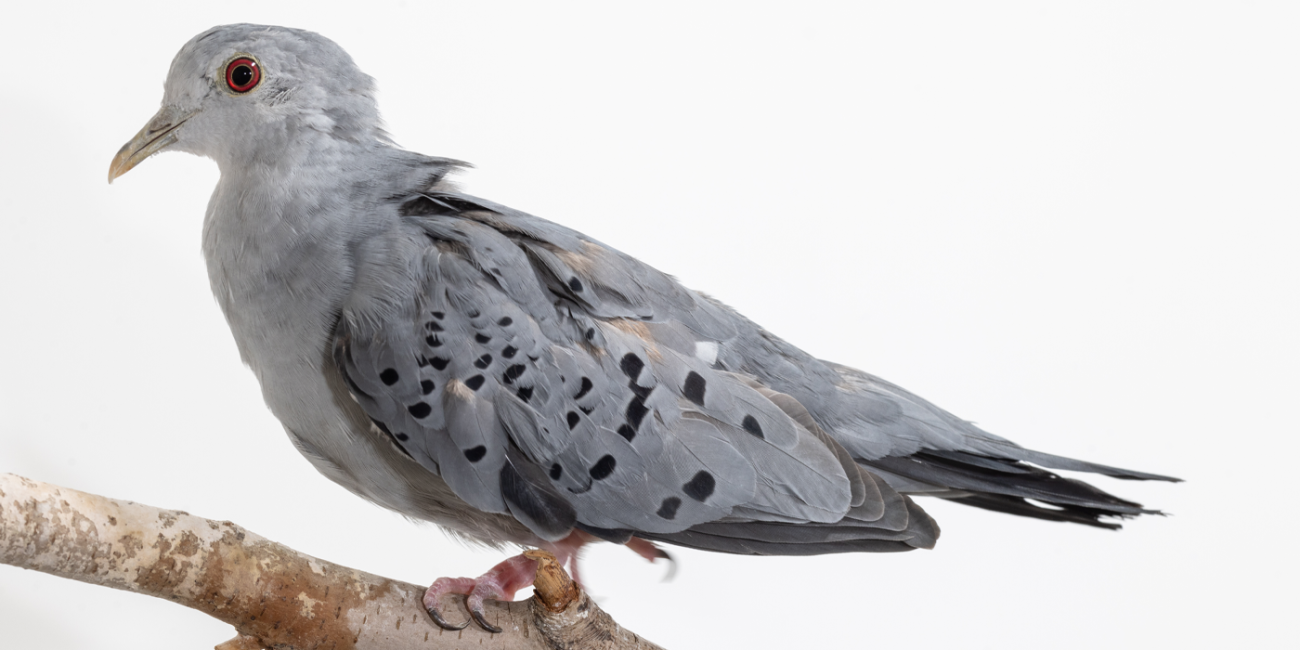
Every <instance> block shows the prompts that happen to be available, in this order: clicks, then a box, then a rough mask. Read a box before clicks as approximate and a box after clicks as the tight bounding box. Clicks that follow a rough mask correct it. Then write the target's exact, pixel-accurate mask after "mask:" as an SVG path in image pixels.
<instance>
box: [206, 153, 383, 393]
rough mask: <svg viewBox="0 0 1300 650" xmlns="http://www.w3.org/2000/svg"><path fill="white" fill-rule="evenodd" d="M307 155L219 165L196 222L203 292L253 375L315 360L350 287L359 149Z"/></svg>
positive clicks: (358, 221)
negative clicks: (206, 288)
mask: <svg viewBox="0 0 1300 650" xmlns="http://www.w3.org/2000/svg"><path fill="white" fill-rule="evenodd" d="M294 153H295V154H300V153H301V152H294ZM310 153H311V154H312V155H310V156H305V157H303V156H300V155H295V156H294V158H296V160H292V161H291V164H286V163H281V164H276V165H274V166H271V165H259V164H257V163H256V162H254V163H253V164H250V165H248V166H246V167H243V168H237V169H229V168H227V166H225V165H223V168H222V174H221V180H220V182H218V184H217V187H216V189H215V191H214V192H213V195H212V199H211V201H210V202H209V204H208V212H207V217H206V219H205V221H204V232H203V253H204V257H205V259H206V261H207V265H208V277H209V280H210V281H211V283H212V290H213V293H214V294H215V296H216V298H217V301H218V303H219V304H220V305H221V308H222V310H223V311H224V312H225V315H226V320H227V321H228V322H229V323H230V327H231V329H232V330H233V333H234V335H235V340H236V342H237V343H238V345H239V349H240V354H241V355H242V356H243V358H244V361H245V362H246V363H248V364H249V365H250V366H251V367H252V368H253V370H254V371H255V372H256V373H257V374H258V375H259V376H262V375H264V374H265V373H268V372H275V371H276V368H277V367H279V366H284V365H286V364H288V365H295V364H302V363H303V362H304V361H307V362H308V363H310V364H312V365H315V364H319V363H322V362H323V361H324V359H325V356H324V354H323V353H322V351H325V350H327V349H328V340H329V336H330V334H331V329H332V326H333V321H334V319H335V318H336V316H337V313H338V309H339V306H340V305H341V303H342V301H343V299H344V297H345V296H346V294H347V292H348V291H349V290H350V286H351V279H352V257H351V252H350V244H351V242H352V241H353V240H354V238H355V237H356V233H357V231H358V229H360V228H364V227H365V223H364V222H365V220H366V218H367V213H366V211H365V210H364V209H362V206H358V205H357V204H356V203H355V201H354V200H352V196H355V193H354V192H353V190H354V189H355V188H356V187H357V185H358V184H359V183H364V179H363V178H362V174H360V173H359V172H358V170H360V169H364V168H365V165H364V159H365V157H366V152H365V151H350V152H348V151H341V150H338V149H336V150H333V151H331V150H328V149H324V150H319V149H318V150H316V151H312V152H310Z"/></svg>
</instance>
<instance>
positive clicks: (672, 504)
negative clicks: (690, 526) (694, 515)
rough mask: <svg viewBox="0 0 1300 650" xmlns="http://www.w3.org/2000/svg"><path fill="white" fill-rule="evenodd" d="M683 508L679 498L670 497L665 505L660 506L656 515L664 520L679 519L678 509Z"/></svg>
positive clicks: (664, 502)
mask: <svg viewBox="0 0 1300 650" xmlns="http://www.w3.org/2000/svg"><path fill="white" fill-rule="evenodd" d="M681 506H682V500H681V499H679V498H677V497H668V498H667V499H664V501H663V503H661V504H659V510H658V512H656V513H655V514H656V515H659V516H660V517H663V518H664V519H674V518H676V517H677V509H678V508H680V507H681Z"/></svg>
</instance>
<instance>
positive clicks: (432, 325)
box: [424, 321, 442, 332]
mask: <svg viewBox="0 0 1300 650" xmlns="http://www.w3.org/2000/svg"><path fill="white" fill-rule="evenodd" d="M424 329H427V330H429V331H430V332H441V331H442V325H439V324H438V323H437V322H436V321H429V322H427V323H425V324H424Z"/></svg>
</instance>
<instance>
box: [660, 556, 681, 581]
mask: <svg viewBox="0 0 1300 650" xmlns="http://www.w3.org/2000/svg"><path fill="white" fill-rule="evenodd" d="M655 550H656V551H658V552H659V557H661V558H663V559H665V560H667V561H668V572H667V573H665V574H664V579H663V580H661V581H660V582H672V581H673V578H675V577H677V560H676V559H674V558H673V556H671V555H669V554H668V551H665V550H663V549H662V548H655Z"/></svg>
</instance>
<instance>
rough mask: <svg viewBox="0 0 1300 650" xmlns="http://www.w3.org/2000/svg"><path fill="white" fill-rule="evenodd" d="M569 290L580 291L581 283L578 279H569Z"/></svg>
mask: <svg viewBox="0 0 1300 650" xmlns="http://www.w3.org/2000/svg"><path fill="white" fill-rule="evenodd" d="M569 289H570V290H571V291H574V292H579V291H582V281H581V280H579V279H578V278H569Z"/></svg>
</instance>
